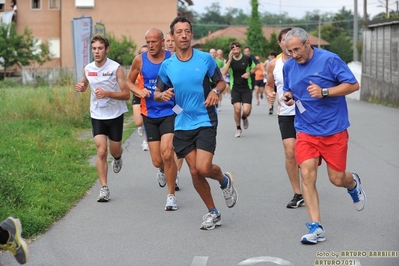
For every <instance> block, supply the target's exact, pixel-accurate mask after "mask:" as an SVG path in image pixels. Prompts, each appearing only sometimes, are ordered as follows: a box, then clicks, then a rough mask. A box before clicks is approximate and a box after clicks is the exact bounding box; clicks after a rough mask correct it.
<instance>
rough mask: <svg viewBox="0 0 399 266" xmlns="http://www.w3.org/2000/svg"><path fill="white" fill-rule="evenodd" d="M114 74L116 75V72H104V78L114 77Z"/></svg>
mask: <svg viewBox="0 0 399 266" xmlns="http://www.w3.org/2000/svg"><path fill="white" fill-rule="evenodd" d="M113 73H114V72H109V71H107V72H104V73H103V77H105V76H108V77H110V76H112V74H113Z"/></svg>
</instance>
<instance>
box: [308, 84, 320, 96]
mask: <svg viewBox="0 0 399 266" xmlns="http://www.w3.org/2000/svg"><path fill="white" fill-rule="evenodd" d="M309 84H310V85H309V86H308V88H307V91H308V92H309V94H310V97H312V98H323V94H322V93H321V88H320V86H319V85H316V84H314V83H313V82H311V81H310V82H309Z"/></svg>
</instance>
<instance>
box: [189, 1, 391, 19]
mask: <svg viewBox="0 0 399 266" xmlns="http://www.w3.org/2000/svg"><path fill="white" fill-rule="evenodd" d="M258 1H259V12H261V13H263V12H266V11H267V12H269V13H272V14H282V13H284V12H287V13H288V16H290V17H293V18H297V19H299V18H302V17H303V16H304V15H305V13H306V12H307V11H310V12H312V11H314V10H316V9H317V10H320V11H321V13H324V12H333V13H337V12H339V10H341V9H342V7H345V9H346V10H351V11H352V12H353V10H354V2H355V0H353V1H351V0H333V1H327V0H319V1H317V0H258ZM380 1H381V2H383V3H385V0H367V13H368V14H370V15H371V17H373V16H375V15H377V14H379V13H381V12H385V4H381V2H380ZM193 2H194V5H193V6H190V7H189V9H190V10H194V11H196V12H198V13H200V14H202V13H204V12H205V8H206V7H210V6H211V5H212V3H216V2H218V3H219V5H220V6H221V7H222V14H225V12H224V9H225V8H228V7H233V8H239V9H242V10H243V11H244V13H246V14H250V13H251V6H250V2H251V1H250V0H193ZM357 4H358V5H357V6H358V7H357V10H358V14H359V15H360V16H363V6H364V0H357ZM388 7H389V8H390V9H393V10H396V0H389V4H388Z"/></svg>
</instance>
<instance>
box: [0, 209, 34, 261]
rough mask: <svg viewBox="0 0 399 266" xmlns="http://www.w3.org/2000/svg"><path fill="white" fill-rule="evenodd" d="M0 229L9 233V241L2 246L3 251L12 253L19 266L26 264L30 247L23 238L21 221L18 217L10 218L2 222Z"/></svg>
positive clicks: (0, 245)
mask: <svg viewBox="0 0 399 266" xmlns="http://www.w3.org/2000/svg"><path fill="white" fill-rule="evenodd" d="M0 227H1V229H2V230H4V231H8V235H9V236H8V240H7V242H6V243H5V244H0V247H1V248H2V249H5V250H8V251H10V252H11V253H12V254H13V255H14V257H15V259H16V260H17V261H18V263H19V264H25V263H26V262H27V261H28V257H29V250H28V245H27V244H26V242H25V240H24V239H23V238H22V236H21V233H22V225H21V221H20V220H19V219H18V218H16V217H11V216H10V217H8V218H7V219H5V220H4V221H3V222H1V224H0Z"/></svg>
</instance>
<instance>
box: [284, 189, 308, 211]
mask: <svg viewBox="0 0 399 266" xmlns="http://www.w3.org/2000/svg"><path fill="white" fill-rule="evenodd" d="M302 206H305V202H304V200H303V197H302V194H297V193H295V194H294V197H293V198H292V200H291V201H290V202H288V204H287V208H289V209H296V208H298V207H302Z"/></svg>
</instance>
